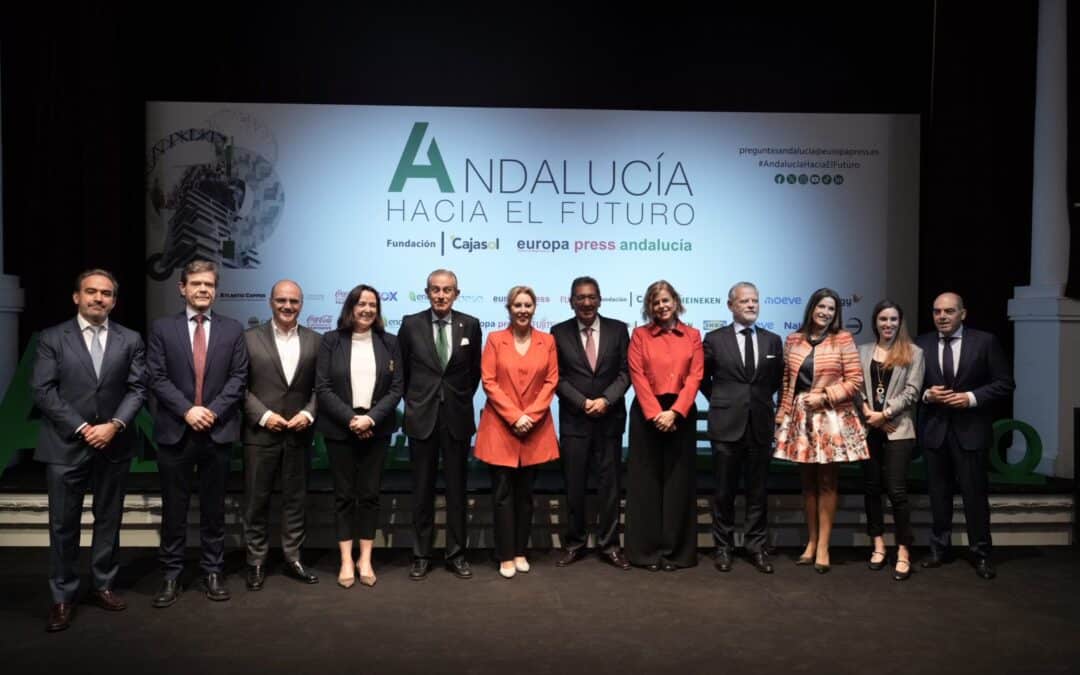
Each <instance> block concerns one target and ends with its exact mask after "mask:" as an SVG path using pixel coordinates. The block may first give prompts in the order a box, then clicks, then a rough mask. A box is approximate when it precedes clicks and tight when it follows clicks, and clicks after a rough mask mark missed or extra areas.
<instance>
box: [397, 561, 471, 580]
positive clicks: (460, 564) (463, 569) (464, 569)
mask: <svg viewBox="0 0 1080 675" xmlns="http://www.w3.org/2000/svg"><path fill="white" fill-rule="evenodd" d="M446 569H448V570H450V571H451V572H452V573H453V574H454V576H455V577H457V578H458V579H472V577H473V573H472V567H470V566H469V561H468V560H466V559H465V556H462V555H459V556H458V557H456V558H450V559H449V560H447V561H446ZM410 574H411V573H410Z"/></svg>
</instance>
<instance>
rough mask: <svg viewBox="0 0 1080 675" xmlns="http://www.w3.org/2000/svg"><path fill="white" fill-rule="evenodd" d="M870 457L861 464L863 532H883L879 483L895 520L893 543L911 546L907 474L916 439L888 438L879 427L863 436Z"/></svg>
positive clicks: (875, 533)
mask: <svg viewBox="0 0 1080 675" xmlns="http://www.w3.org/2000/svg"><path fill="white" fill-rule="evenodd" d="M866 445H867V446H868V447H869V448H870V459H868V460H866V461H865V462H863V463H862V470H863V491H864V495H865V501H866V534H868V535H870V536H871V537H880V536H882V535H884V534H885V510H884V509H883V508H882V504H881V493H882V483H884V485H885V491H886V492H887V493H888V495H889V503H890V504H892V508H893V521H894V522H895V523H896V543H897V544H898V545H900V546H911V545H912V544H913V543H914V542H915V535H914V534H913V533H912V531H911V505H910V504H909V503H908V495H907V474H908V467H910V466H911V453H912V452H913V451H914V450H915V439H900V440H895V441H890V440H889V439H888V437H887V436H886V435H885V434H884V433H882V432H881V431H880V430H878V429H871V430H870V433H869V434H868V435H867V437H866Z"/></svg>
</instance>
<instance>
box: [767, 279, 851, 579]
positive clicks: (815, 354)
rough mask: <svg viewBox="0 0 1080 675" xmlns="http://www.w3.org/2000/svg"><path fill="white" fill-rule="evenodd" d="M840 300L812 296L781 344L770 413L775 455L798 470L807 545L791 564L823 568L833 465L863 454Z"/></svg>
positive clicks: (820, 293) (832, 512)
mask: <svg viewBox="0 0 1080 675" xmlns="http://www.w3.org/2000/svg"><path fill="white" fill-rule="evenodd" d="M843 325H844V324H843V319H842V318H841V315H840V296H839V295H838V294H837V293H836V291H834V290H832V289H831V288H820V289H818V290H816V291H814V293H813V295H811V296H810V300H809V301H808V302H807V303H806V311H805V312H804V313H803V321H802V326H801V327H800V328H799V330H797V331H795V332H794V333H792V334H791V335H789V336H788V337H787V342H786V344H785V345H784V382H783V385H781V387H780V407H779V409H778V410H777V413H776V424H777V427H776V452H775V453H774V456H775V457H779V458H780V459H786V460H789V461H792V462H796V463H798V464H799V465H800V474H801V478H802V492H803V510H804V511H805V512H806V529H807V531H808V532H809V541H808V542H807V544H806V549H805V550H804V551H803V554H802V555H801V556H799V559H798V561H797V562H796V564H797V565H809V564H811V563H813V565H814V569H816V570H817V571H818V572H819V573H821V574H824V573H826V572H828V571H829V537H830V536H831V534H832V524H833V520H834V519H835V518H836V500H837V475H838V470H839V465H840V463H841V462H857V461H862V460H865V459H867V458H869V457H870V451H869V450H868V449H867V447H866V431H865V429H864V428H863V425H862V422H861V420H860V419H859V416H858V414H857V413H856V411H855V405H854V400H855V395H856V394H857V393H858V392H859V391H860V390H861V389H862V384H863V372H862V365H861V363H860V362H859V351H858V349H857V348H856V347H855V338H854V337H852V335H851V333H849V332H847V331H846V330H841V326H843Z"/></svg>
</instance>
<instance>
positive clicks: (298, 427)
mask: <svg viewBox="0 0 1080 675" xmlns="http://www.w3.org/2000/svg"><path fill="white" fill-rule="evenodd" d="M310 426H311V420H309V419H308V417H307V415H305V414H304V413H296V414H295V415H293V416H292V419H288V420H287V419H285V418H284V417H282V416H281V415H279V414H277V413H276V412H272V413H270V417H268V418H267V419H266V428H267V429H269V430H270V431H303V430H304V429H307V428H308V427H310Z"/></svg>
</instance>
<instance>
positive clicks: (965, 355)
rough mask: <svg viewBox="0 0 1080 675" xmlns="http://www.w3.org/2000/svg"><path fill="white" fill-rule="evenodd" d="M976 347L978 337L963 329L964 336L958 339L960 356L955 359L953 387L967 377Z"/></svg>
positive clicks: (977, 345) (977, 346)
mask: <svg viewBox="0 0 1080 675" xmlns="http://www.w3.org/2000/svg"><path fill="white" fill-rule="evenodd" d="M978 349H979V343H978V338H977V337H975V336H974V335H972V334H971V333H970V332H968V331H967V330H965V331H964V336H963V338H962V339H961V340H960V358H959V359H957V361H956V372H955V373H953V384H954V387H955V386H956V385H958V383H960V382H963V379H964V378H966V377H967V374H968V371H970V370H971V368H972V365H971V364H972V362H974V360H975V356H976V352H977V351H978Z"/></svg>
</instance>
